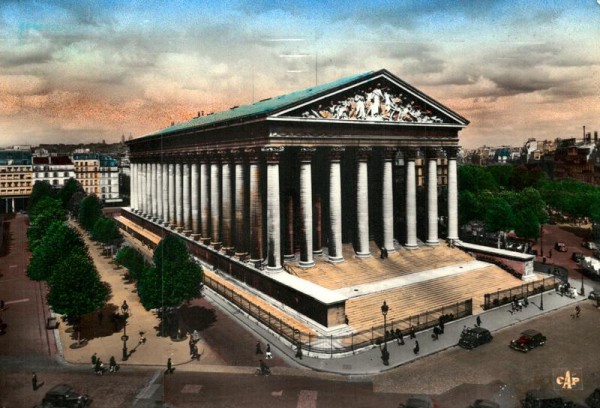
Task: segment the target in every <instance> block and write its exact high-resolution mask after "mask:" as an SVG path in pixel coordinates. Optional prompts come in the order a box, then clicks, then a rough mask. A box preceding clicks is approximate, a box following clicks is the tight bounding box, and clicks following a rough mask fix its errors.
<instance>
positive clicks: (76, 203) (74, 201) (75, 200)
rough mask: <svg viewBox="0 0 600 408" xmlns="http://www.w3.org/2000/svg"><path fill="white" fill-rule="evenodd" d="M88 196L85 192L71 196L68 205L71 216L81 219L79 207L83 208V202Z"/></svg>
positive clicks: (78, 192)
mask: <svg viewBox="0 0 600 408" xmlns="http://www.w3.org/2000/svg"><path fill="white" fill-rule="evenodd" d="M86 196H87V195H86V193H85V192H83V191H77V192H76V193H74V194H73V195H72V196H71V198H70V199H69V202H68V203H67V210H69V212H70V213H71V215H72V216H73V217H75V218H76V219H79V207H80V206H81V201H83V199H84V198H85V197H86Z"/></svg>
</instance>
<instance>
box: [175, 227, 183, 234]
mask: <svg viewBox="0 0 600 408" xmlns="http://www.w3.org/2000/svg"><path fill="white" fill-rule="evenodd" d="M175 229H176V230H177V232H179V233H180V234H181V233H182V232H183V227H179V226H178V227H177V228H175Z"/></svg>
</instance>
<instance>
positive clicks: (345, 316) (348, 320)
mask: <svg viewBox="0 0 600 408" xmlns="http://www.w3.org/2000/svg"><path fill="white" fill-rule="evenodd" d="M344 323H346V325H349V324H350V319H348V315H344Z"/></svg>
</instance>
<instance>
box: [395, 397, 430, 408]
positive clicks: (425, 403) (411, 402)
mask: <svg viewBox="0 0 600 408" xmlns="http://www.w3.org/2000/svg"><path fill="white" fill-rule="evenodd" d="M398 408H435V405H434V404H433V401H432V400H431V398H430V397H427V396H421V397H411V398H409V399H407V400H406V402H405V403H404V404H400V405H398Z"/></svg>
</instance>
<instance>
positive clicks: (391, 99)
mask: <svg viewBox="0 0 600 408" xmlns="http://www.w3.org/2000/svg"><path fill="white" fill-rule="evenodd" d="M271 118H280V119H298V120H302V119H304V120H316V121H319V120H325V121H356V122H374V123H377V122H379V123H381V122H386V123H398V124H429V125H431V124H434V125H435V124H437V125H454V126H466V125H467V124H468V121H467V120H466V119H464V118H463V117H461V116H460V115H458V114H456V113H455V112H453V111H452V110H450V109H448V108H446V107H444V106H443V105H441V104H440V103H438V102H436V101H435V100H433V99H432V98H430V97H428V96H426V95H425V94H423V93H422V92H420V91H418V90H416V89H415V88H413V87H411V86H410V85H408V84H406V83H405V82H403V81H401V80H400V79H398V78H396V77H394V76H393V75H391V74H389V73H388V72H387V71H384V72H383V73H381V72H378V73H376V74H375V75H373V76H372V77H371V78H362V80H361V81H359V82H358V83H353V84H349V85H348V86H347V87H344V88H342V89H335V90H332V91H331V92H329V93H325V94H323V95H320V96H318V97H315V98H313V99H312V100H306V101H303V102H302V103H300V104H298V105H296V106H294V107H291V108H288V109H285V110H283V111H280V112H278V113H277V114H275V115H272V116H271Z"/></svg>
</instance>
